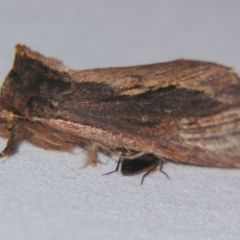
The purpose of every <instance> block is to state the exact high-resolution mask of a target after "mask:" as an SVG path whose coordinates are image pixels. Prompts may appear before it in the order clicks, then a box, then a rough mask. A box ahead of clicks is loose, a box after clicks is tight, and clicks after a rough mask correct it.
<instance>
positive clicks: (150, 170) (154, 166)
mask: <svg viewBox="0 0 240 240" xmlns="http://www.w3.org/2000/svg"><path fill="white" fill-rule="evenodd" d="M158 165H159V163H157V164H155V165H153V167H152V168H150V169H149V170H148V171H147V172H146V173H145V174H143V176H142V181H141V185H142V184H143V181H144V179H145V177H146V176H147V175H148V174H149V173H151V172H152V171H153V170H154V169H155V168H156V167H157V166H158Z"/></svg>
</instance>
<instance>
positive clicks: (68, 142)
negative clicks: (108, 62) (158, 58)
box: [0, 44, 240, 169]
mask: <svg viewBox="0 0 240 240" xmlns="http://www.w3.org/2000/svg"><path fill="white" fill-rule="evenodd" d="M0 108H1V115H0V117H1V121H0V123H2V124H1V128H0V134H1V135H2V136H5V137H8V138H9V141H8V143H7V146H6V148H5V149H4V150H3V152H2V156H5V155H11V154H13V153H14V152H15V151H16V149H17V147H18V144H19V143H20V142H21V141H22V140H23V139H27V140H28V141H30V142H32V143H34V144H35V145H38V146H40V147H43V148H45V149H56V150H64V151H69V150H70V149H71V148H72V147H74V146H80V147H84V148H86V149H87V150H88V151H89V152H90V154H89V156H90V161H91V162H92V163H93V164H94V163H95V162H96V161H97V152H98V150H99V149H104V150H106V151H108V152H111V153H115V154H118V155H119V156H120V157H122V158H123V159H133V160H132V161H135V162H133V163H130V162H128V161H129V160H126V162H125V164H126V163H128V164H127V166H128V167H129V166H133V165H134V164H136V165H137V164H139V165H141V164H142V163H140V161H139V159H138V160H136V159H137V158H138V157H141V156H142V155H143V156H144V155H145V156H148V155H150V156H151V155H152V156H155V157H156V159H157V160H156V163H157V162H158V160H159V163H160V162H161V161H160V160H163V159H170V160H172V161H175V162H184V163H191V164H197V165H205V166H218V167H240V150H239V147H240V78H239V76H238V75H237V74H236V73H235V72H234V71H233V70H232V69H231V68H228V67H225V66H222V65H218V64H215V63H210V62H203V61H192V60H184V59H181V60H176V61H172V62H166V63H157V64H150V65H142V66H134V67H119V68H103V69H90V70H82V71H76V70H70V69H68V68H67V67H65V66H64V65H63V64H62V62H61V61H59V60H57V59H55V58H48V57H44V56H43V55H41V54H39V53H37V52H35V51H32V50H30V49H29V48H27V47H26V46H24V45H19V44H18V45H17V46H16V53H15V60H14V64H13V67H12V69H11V70H10V72H9V74H8V75H7V77H6V79H5V81H4V82H3V85H2V88H1V94H0ZM6 112H7V113H9V115H8V117H6V114H5V115H4V113H6ZM9 116H11V117H9ZM9 126H11V127H9ZM119 149H120V150H119ZM134 159H135V160H134ZM153 159H154V158H152V161H153ZM154 161H155V160H154ZM143 162H144V161H143ZM146 162H147V161H145V163H146ZM148 162H151V161H148ZM145 163H144V164H145ZM131 164H133V165H131ZM153 165H154V164H153ZM140 168H141V167H140ZM135 169H137V166H136V168H135ZM143 169H144V168H143Z"/></svg>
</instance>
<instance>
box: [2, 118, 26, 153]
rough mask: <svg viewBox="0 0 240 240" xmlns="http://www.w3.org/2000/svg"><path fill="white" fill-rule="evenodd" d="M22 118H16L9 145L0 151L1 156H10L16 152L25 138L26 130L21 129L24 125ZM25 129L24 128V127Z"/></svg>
mask: <svg viewBox="0 0 240 240" xmlns="http://www.w3.org/2000/svg"><path fill="white" fill-rule="evenodd" d="M22 125H23V124H22V121H21V120H19V121H18V120H15V122H14V123H13V125H12V129H11V133H10V136H9V139H8V141H7V145H6V147H5V148H4V150H3V151H2V152H1V153H0V157H5V156H10V155H12V154H14V153H15V152H16V150H17V148H18V145H19V143H20V142H21V141H22V140H23V139H24V134H23V132H24V131H20V130H21V127H22ZM22 130H23V129H22Z"/></svg>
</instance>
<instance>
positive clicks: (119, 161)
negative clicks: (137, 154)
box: [103, 157, 122, 175]
mask: <svg viewBox="0 0 240 240" xmlns="http://www.w3.org/2000/svg"><path fill="white" fill-rule="evenodd" d="M121 161H122V159H121V157H120V158H119V160H118V163H117V167H116V169H115V170H113V171H111V172H108V173H104V174H103V175H108V174H111V173H114V172H117V171H118V169H119V166H120V163H121Z"/></svg>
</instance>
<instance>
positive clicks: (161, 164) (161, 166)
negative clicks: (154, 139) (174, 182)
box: [159, 161, 171, 179]
mask: <svg viewBox="0 0 240 240" xmlns="http://www.w3.org/2000/svg"><path fill="white" fill-rule="evenodd" d="M163 163H164V161H162V162H161V163H160V167H159V171H160V172H161V173H163V174H164V175H165V176H166V177H167V178H168V179H171V178H170V177H169V176H168V174H167V173H166V172H164V171H163V170H162V168H163Z"/></svg>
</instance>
